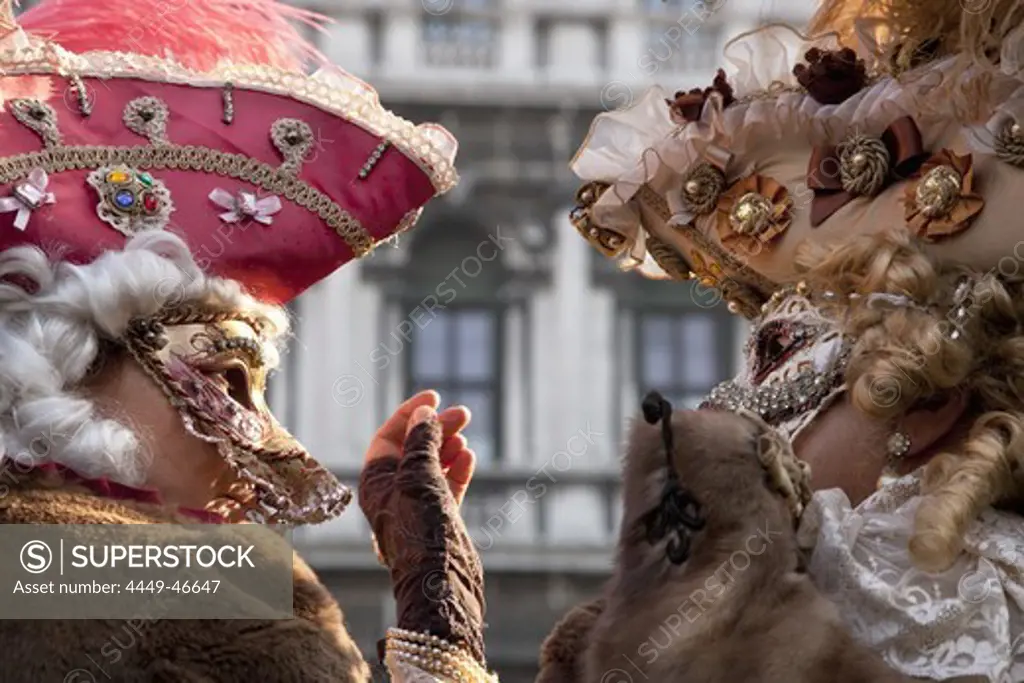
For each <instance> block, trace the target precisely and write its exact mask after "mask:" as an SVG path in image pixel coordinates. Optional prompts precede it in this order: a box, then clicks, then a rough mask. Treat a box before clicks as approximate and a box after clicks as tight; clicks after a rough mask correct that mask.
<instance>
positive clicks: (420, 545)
mask: <svg viewBox="0 0 1024 683" xmlns="http://www.w3.org/2000/svg"><path fill="white" fill-rule="evenodd" d="M441 441H442V430H441V424H440V423H439V422H438V421H437V420H436V419H431V420H429V421H427V422H422V423H420V424H418V425H416V426H414V427H413V428H412V429H411V430H410V431H409V434H408V436H407V437H406V440H405V444H404V447H403V453H402V456H401V457H400V458H399V457H395V456H383V457H380V458H377V459H376V460H373V461H372V462H370V463H369V464H368V465H367V466H366V467H365V468H364V469H363V474H362V477H361V481H360V486H359V506H360V507H361V508H362V510H363V514H365V515H366V518H367V519H368V520H369V521H370V526H371V528H372V529H373V533H374V535H375V536H376V538H377V545H378V548H379V550H380V554H381V556H382V558H383V560H384V562H385V563H386V564H387V566H388V568H389V569H390V570H391V583H392V586H393V588H394V595H395V602H396V603H397V606H398V628H402V629H407V630H410V631H418V632H421V633H430V634H432V635H435V636H437V637H438V638H442V639H444V640H445V641H447V642H448V643H450V644H452V645H457V646H459V647H462V648H463V649H465V650H466V651H467V652H469V653H470V654H471V655H472V656H473V657H474V658H475V659H476V660H477V661H478V662H479V663H480V664H481V665H483V664H484V661H485V660H484V644H483V640H484V639H483V626H484V623H483V619H484V575H483V567H482V565H481V563H480V556H479V554H478V553H477V551H476V548H475V547H474V546H473V542H472V540H471V539H470V537H469V532H468V531H467V530H466V526H465V524H464V522H463V521H462V517H461V515H460V514H459V508H458V503H457V502H456V500H455V497H454V496H453V495H452V492H451V489H450V488H449V486H448V482H447V481H446V480H445V476H444V473H443V471H442V470H441V462H440V459H439V453H440V449H441Z"/></svg>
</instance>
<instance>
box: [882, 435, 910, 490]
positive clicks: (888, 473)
mask: <svg viewBox="0 0 1024 683" xmlns="http://www.w3.org/2000/svg"><path fill="white" fill-rule="evenodd" d="M908 453H910V435H909V434H907V433H906V432H901V431H895V432H893V433H892V436H890V437H889V440H888V441H887V442H886V443H885V454H886V463H885V468H884V469H883V470H882V476H881V477H879V479H878V488H882V487H883V486H885V485H886V484H888V483H890V482H892V481H895V480H897V479H899V478H900V475H899V473H898V472H897V469H896V468H897V467H898V466H899V462H900V461H901V460H903V458H905V457H907V454H908Z"/></svg>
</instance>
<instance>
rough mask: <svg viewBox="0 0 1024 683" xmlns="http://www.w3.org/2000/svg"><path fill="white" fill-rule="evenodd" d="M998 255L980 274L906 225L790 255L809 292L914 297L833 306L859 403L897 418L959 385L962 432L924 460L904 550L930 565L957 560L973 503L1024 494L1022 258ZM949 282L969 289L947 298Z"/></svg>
mask: <svg viewBox="0 0 1024 683" xmlns="http://www.w3.org/2000/svg"><path fill="white" fill-rule="evenodd" d="M1011 261H1012V262H1013V263H1010V262H1011ZM1000 263H1001V266H1000V269H999V271H992V272H988V273H977V272H975V273H971V272H969V271H966V270H964V269H962V268H958V267H955V266H951V265H946V264H941V263H939V262H938V261H936V260H935V259H934V258H932V257H930V256H928V255H927V254H926V253H925V252H924V251H923V250H922V248H921V245H920V243H918V242H917V241H915V240H914V239H913V238H912V237H910V236H909V235H908V234H907V233H906V231H905V230H899V231H893V232H889V233H882V234H878V235H873V236H866V237H864V238H860V239H856V240H853V241H850V242H847V243H845V244H844V245H842V246H839V247H833V248H828V247H821V246H818V247H815V246H808V247H806V248H805V249H803V250H802V251H801V253H800V254H799V256H798V265H799V266H800V268H801V270H802V271H803V273H804V275H805V280H806V282H807V284H808V285H810V286H811V288H812V290H814V291H824V290H831V291H833V292H836V293H837V294H841V295H846V296H842V297H840V300H848V299H847V297H848V296H849V295H850V294H854V295H857V294H861V295H866V294H868V293H871V292H885V293H891V294H897V295H902V296H905V297H909V298H910V299H912V300H913V301H914V302H915V304H916V305H913V306H897V307H891V308H884V309H882V308H877V307H872V306H869V305H867V304H866V303H858V302H865V301H866V299H864V298H861V299H857V298H854V299H853V303H852V304H851V305H849V307H848V308H847V307H846V306H845V305H844V307H843V310H838V311H836V313H837V315H838V316H839V319H840V320H841V322H842V326H843V329H844V331H845V332H846V333H847V334H848V335H850V337H852V338H853V339H855V340H856V341H855V346H854V349H853V352H852V356H851V359H850V362H849V365H848V368H847V371H846V384H847V388H848V391H849V394H850V397H851V400H852V402H853V404H854V405H855V406H856V407H857V408H858V409H859V410H861V411H863V412H865V413H867V414H869V415H871V416H874V417H876V418H879V419H882V420H890V421H895V420H896V419H898V418H899V416H901V415H903V414H904V413H905V412H907V411H908V410H911V409H913V408H916V407H922V406H928V405H934V404H935V403H936V402H940V401H944V400H948V399H950V398H952V397H953V396H954V395H955V394H956V393H958V392H960V393H961V394H962V396H963V398H966V399H967V405H968V406H969V408H968V410H967V412H966V413H965V417H964V418H963V419H965V420H969V421H970V425H969V430H968V431H967V436H966V438H965V439H964V440H963V441H962V442H961V443H960V444H959V445H957V446H954V447H951V448H948V449H946V451H945V452H942V453H940V454H939V455H938V456H936V457H934V458H933V459H932V460H930V461H929V462H928V464H927V465H926V467H925V468H924V477H923V480H924V481H923V484H924V491H923V493H924V496H925V497H924V500H923V501H922V504H921V506H920V507H919V508H918V511H917V518H916V527H915V529H914V534H913V537H912V540H911V543H910V553H911V556H912V557H913V559H914V561H915V562H916V563H917V564H918V565H919V566H920V567H921V568H922V569H925V570H928V571H941V570H943V569H945V568H947V567H948V566H949V565H950V564H951V563H952V562H953V561H954V560H955V558H956V556H957V555H958V554H959V552H960V550H961V543H962V538H963V535H964V532H965V531H966V529H967V527H968V525H969V524H970V523H971V522H972V521H973V520H974V519H975V518H977V516H978V515H979V514H980V513H981V512H982V510H983V509H985V508H986V507H988V506H992V505H1001V504H1002V505H1017V504H1019V503H1020V502H1021V500H1022V499H1024V475H1022V464H1024V264H1021V263H1017V262H1016V261H1015V260H1014V259H1012V258H1011V259H1004V260H1003V261H1001V262H1000ZM1000 271H1001V272H1000ZM958 289H959V291H960V292H961V294H963V293H967V297H966V301H965V300H960V301H959V302H958V303H956V304H955V303H954V295H955V292H957V290H958ZM957 309H960V310H962V311H964V312H965V313H964V314H963V315H960V316H959V317H958V316H956V314H955V311H956V310H957Z"/></svg>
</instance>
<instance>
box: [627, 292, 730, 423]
mask: <svg viewBox="0 0 1024 683" xmlns="http://www.w3.org/2000/svg"><path fill="white" fill-rule="evenodd" d="M732 328H733V319H732V316H731V315H729V314H728V313H727V312H725V311H719V310H706V311H702V310H695V311H685V312H680V311H679V310H675V311H672V310H660V311H642V310H641V311H637V315H636V349H637V370H636V378H637V384H638V386H639V388H640V391H641V394H643V393H646V392H648V391H651V390H656V391H659V392H661V393H662V394H663V395H664V396H665V398H666V399H668V400H669V401H670V402H672V404H673V405H676V406H679V407H685V408H696V407H697V405H698V404H699V403H700V401H701V399H702V398H704V396H706V395H707V394H708V392H710V391H711V389H712V388H713V387H714V386H715V385H716V384H718V383H719V382H721V381H722V380H723V379H726V378H727V377H728V376H729V375H731V374H732V372H731V370H732V365H733V355H734V352H733V344H732V339H733V329H732Z"/></svg>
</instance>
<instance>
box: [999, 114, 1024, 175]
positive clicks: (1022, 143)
mask: <svg viewBox="0 0 1024 683" xmlns="http://www.w3.org/2000/svg"><path fill="white" fill-rule="evenodd" d="M993 148H994V150H995V153H996V156H997V157H999V159H1000V160H1002V161H1005V162H1006V163H1008V164H1011V165H1013V166H1017V167H1019V168H1024V130H1022V128H1021V125H1020V124H1019V123H1017V122H1016V121H1015V120H1013V119H1009V120H1007V121H1006V122H1005V123H1004V124H1003V126H1002V128H1001V129H1000V131H999V133H998V134H997V135H996V136H995V142H994V144H993Z"/></svg>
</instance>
